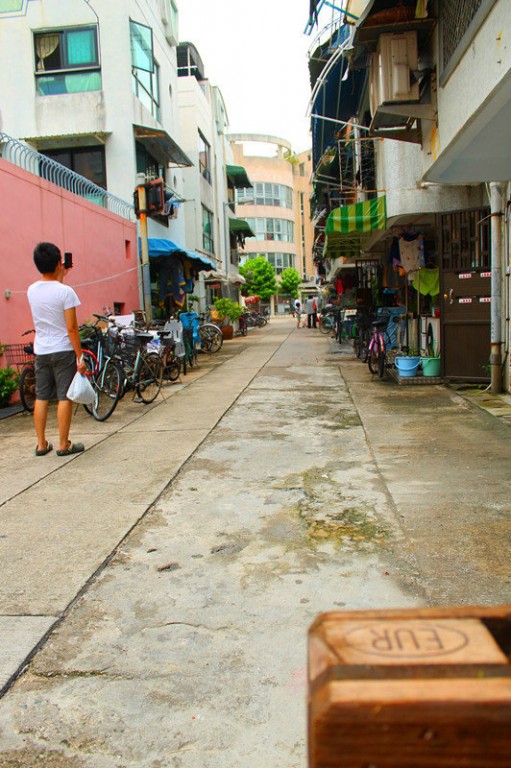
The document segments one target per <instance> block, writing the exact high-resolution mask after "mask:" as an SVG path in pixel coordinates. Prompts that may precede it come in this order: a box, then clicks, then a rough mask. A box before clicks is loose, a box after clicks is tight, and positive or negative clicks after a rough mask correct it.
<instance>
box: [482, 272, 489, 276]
mask: <svg viewBox="0 0 511 768" xmlns="http://www.w3.org/2000/svg"><path fill="white" fill-rule="evenodd" d="M481 277H491V272H481Z"/></svg>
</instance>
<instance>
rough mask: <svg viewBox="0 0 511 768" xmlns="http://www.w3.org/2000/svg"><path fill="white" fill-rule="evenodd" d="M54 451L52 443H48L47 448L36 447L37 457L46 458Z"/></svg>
mask: <svg viewBox="0 0 511 768" xmlns="http://www.w3.org/2000/svg"><path fill="white" fill-rule="evenodd" d="M52 450H53V445H52V444H51V443H48V442H47V443H46V448H38V447H37V445H36V448H35V455H36V456H46V454H47V453H49V452H50V451H52Z"/></svg>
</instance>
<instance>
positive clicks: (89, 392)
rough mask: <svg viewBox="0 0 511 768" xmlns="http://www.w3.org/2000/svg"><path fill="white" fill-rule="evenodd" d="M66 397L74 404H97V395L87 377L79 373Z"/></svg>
mask: <svg viewBox="0 0 511 768" xmlns="http://www.w3.org/2000/svg"><path fill="white" fill-rule="evenodd" d="M66 396H67V398H68V399H69V400H72V401H73V402H74V403H82V404H83V405H92V404H93V403H95V402H96V393H95V391H94V388H93V386H92V384H91V383H90V381H89V379H88V378H87V376H84V375H83V374H82V373H78V371H77V372H76V373H75V375H74V376H73V381H72V382H71V384H70V385H69V389H68V390H67V393H66Z"/></svg>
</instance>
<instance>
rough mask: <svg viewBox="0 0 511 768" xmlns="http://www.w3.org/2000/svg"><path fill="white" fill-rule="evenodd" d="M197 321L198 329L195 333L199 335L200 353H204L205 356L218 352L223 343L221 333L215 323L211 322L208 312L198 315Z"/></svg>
mask: <svg viewBox="0 0 511 768" xmlns="http://www.w3.org/2000/svg"><path fill="white" fill-rule="evenodd" d="M198 320H199V327H198V330H197V332H198V334H199V340H200V349H201V352H205V354H207V355H210V354H212V353H213V352H218V351H219V350H220V349H221V348H222V344H223V343H224V337H223V336H222V331H221V330H220V328H219V327H218V325H216V323H213V322H212V320H211V315H210V313H209V312H201V314H199V315H198Z"/></svg>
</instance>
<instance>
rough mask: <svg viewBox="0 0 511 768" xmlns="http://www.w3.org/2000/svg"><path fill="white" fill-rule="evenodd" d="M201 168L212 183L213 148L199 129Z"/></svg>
mask: <svg viewBox="0 0 511 768" xmlns="http://www.w3.org/2000/svg"><path fill="white" fill-rule="evenodd" d="M199 169H200V172H201V174H202V176H204V178H205V179H206V181H209V183H210V184H211V148H210V146H209V144H208V142H207V141H206V139H205V138H204V136H203V135H202V133H201V132H200V131H199Z"/></svg>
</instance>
